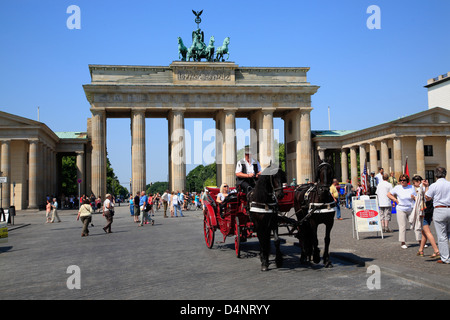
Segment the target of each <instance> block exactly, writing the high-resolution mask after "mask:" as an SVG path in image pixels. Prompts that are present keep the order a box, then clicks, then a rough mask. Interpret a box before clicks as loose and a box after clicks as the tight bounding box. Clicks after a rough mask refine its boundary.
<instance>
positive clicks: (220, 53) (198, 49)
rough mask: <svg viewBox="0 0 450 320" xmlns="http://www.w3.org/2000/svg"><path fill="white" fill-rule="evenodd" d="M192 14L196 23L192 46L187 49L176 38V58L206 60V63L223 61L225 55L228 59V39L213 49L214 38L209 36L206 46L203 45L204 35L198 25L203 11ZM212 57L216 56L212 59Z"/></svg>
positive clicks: (180, 40) (179, 38) (181, 41)
mask: <svg viewBox="0 0 450 320" xmlns="http://www.w3.org/2000/svg"><path fill="white" fill-rule="evenodd" d="M192 12H193V13H194V15H195V22H196V23H197V29H196V30H194V31H192V45H191V46H190V47H189V48H187V47H186V46H185V45H184V43H183V40H182V39H181V37H178V58H179V59H181V61H191V59H192V61H201V60H202V59H206V61H209V62H213V61H222V62H223V61H225V59H224V55H225V54H226V55H227V60H228V58H229V57H230V53H229V52H228V45H229V44H230V37H226V38H225V40H224V41H223V45H222V46H220V47H217V48H215V47H214V42H215V39H214V36H211V38H210V39H209V43H208V45H206V44H205V42H204V41H205V34H204V32H203V31H202V30H201V29H200V23H201V22H202V19H201V18H200V16H201V14H202V13H203V10H201V11H194V10H192ZM214 55H216V56H215V57H214Z"/></svg>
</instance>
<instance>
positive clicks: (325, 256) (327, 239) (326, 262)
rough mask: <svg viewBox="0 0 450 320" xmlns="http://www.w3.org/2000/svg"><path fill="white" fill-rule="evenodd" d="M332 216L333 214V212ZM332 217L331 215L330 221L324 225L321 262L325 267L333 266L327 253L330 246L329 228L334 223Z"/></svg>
mask: <svg viewBox="0 0 450 320" xmlns="http://www.w3.org/2000/svg"><path fill="white" fill-rule="evenodd" d="M333 217H334V214H333ZM333 217H331V219H330V221H328V222H327V223H326V224H325V226H326V228H325V239H324V241H325V249H324V253H323V264H324V265H325V268H331V267H333V265H332V264H331V261H330V254H329V248H330V241H331V238H330V234H331V229H332V228H333V224H334V220H333Z"/></svg>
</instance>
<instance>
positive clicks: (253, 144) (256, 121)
mask: <svg viewBox="0 0 450 320" xmlns="http://www.w3.org/2000/svg"><path fill="white" fill-rule="evenodd" d="M249 120H250V150H251V151H252V157H253V158H255V159H257V160H258V161H260V162H261V159H260V152H261V151H260V150H259V131H260V129H261V128H262V113H261V112H259V111H257V112H253V113H252V114H251V116H250V118H249Z"/></svg>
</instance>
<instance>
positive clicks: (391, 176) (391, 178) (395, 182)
mask: <svg viewBox="0 0 450 320" xmlns="http://www.w3.org/2000/svg"><path fill="white" fill-rule="evenodd" d="M389 183H390V184H392V188H393V187H395V186H396V185H397V184H398V181H397V179H395V175H394V172H392V171H391V173H390V177H389Z"/></svg>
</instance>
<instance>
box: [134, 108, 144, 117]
mask: <svg viewBox="0 0 450 320" xmlns="http://www.w3.org/2000/svg"><path fill="white" fill-rule="evenodd" d="M145 110H146V109H131V115H133V114H141V115H144V116H145Z"/></svg>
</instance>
